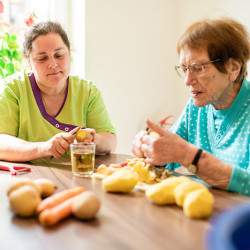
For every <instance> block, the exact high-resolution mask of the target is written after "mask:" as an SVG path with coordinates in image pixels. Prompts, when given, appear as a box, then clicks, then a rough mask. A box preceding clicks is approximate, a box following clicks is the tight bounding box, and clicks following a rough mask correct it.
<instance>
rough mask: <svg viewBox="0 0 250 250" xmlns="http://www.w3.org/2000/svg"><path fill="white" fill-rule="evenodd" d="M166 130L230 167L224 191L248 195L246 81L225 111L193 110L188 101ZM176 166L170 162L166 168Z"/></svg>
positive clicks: (249, 103) (249, 105)
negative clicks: (231, 170)
mask: <svg viewBox="0 0 250 250" xmlns="http://www.w3.org/2000/svg"><path fill="white" fill-rule="evenodd" d="M170 131H171V132H173V133H176V134H178V135H180V136H181V137H182V138H183V139H185V140H186V141H188V142H190V143H192V144H194V145H195V146H197V147H198V148H201V149H203V150H206V151H208V152H210V153H211V154H213V155H214V156H215V157H217V158H218V159H220V160H222V161H224V162H227V163H229V164H231V165H233V172H232V176H231V179H230V183H229V185H228V188H227V190H228V191H233V192H238V193H241V194H243V195H247V196H250V164H249V162H250V161H249V158H250V153H249V152H250V82H249V81H247V79H244V81H243V84H242V87H241V89H240V92H239V94H238V96H237V97H236V99H235V100H234V102H233V104H232V106H231V107H230V108H229V109H227V110H215V109H214V108H213V106H212V105H207V106H205V107H202V108H197V107H196V106H195V105H194V103H193V99H192V98H191V99H190V100H189V102H188V103H187V105H186V107H185V109H184V111H183V112H182V114H181V115H180V117H179V118H178V120H177V121H176V122H175V124H174V125H173V127H172V128H171V129H170ZM179 166H180V165H179V164H177V163H170V164H167V166H166V167H167V168H169V169H175V168H177V167H179Z"/></svg>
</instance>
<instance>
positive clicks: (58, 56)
mask: <svg viewBox="0 0 250 250" xmlns="http://www.w3.org/2000/svg"><path fill="white" fill-rule="evenodd" d="M63 56H64V54H57V55H55V57H56V58H58V59H60V58H62V57H63Z"/></svg>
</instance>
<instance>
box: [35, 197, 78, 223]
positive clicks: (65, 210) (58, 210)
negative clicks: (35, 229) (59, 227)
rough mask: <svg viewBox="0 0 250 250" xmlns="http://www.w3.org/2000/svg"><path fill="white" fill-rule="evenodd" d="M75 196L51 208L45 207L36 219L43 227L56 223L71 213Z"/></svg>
mask: <svg viewBox="0 0 250 250" xmlns="http://www.w3.org/2000/svg"><path fill="white" fill-rule="evenodd" d="M74 198H75V197H72V198H69V199H67V200H66V201H64V202H62V203H60V204H59V205H57V206H55V207H53V208H47V209H45V210H44V211H42V212H41V213H40V214H39V217H38V220H39V222H40V224H42V225H43V226H45V227H51V226H54V225H56V224H57V223H58V222H59V221H61V220H63V219H65V218H67V217H69V216H70V215H71V214H72V204H73V200H74Z"/></svg>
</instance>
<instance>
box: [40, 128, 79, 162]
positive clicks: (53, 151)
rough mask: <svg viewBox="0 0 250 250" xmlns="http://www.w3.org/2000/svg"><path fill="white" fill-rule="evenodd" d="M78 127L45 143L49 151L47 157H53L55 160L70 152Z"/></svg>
mask: <svg viewBox="0 0 250 250" xmlns="http://www.w3.org/2000/svg"><path fill="white" fill-rule="evenodd" d="M77 129H78V127H76V128H74V129H73V130H71V131H70V132H69V133H64V132H61V133H58V134H56V135H55V136H53V137H52V138H51V139H50V140H48V141H47V142H45V147H46V150H47V155H46V156H53V157H54V158H60V157H61V156H62V155H64V154H65V153H66V152H68V151H69V150H70V144H71V143H73V142H74V132H75V131H76V130H77Z"/></svg>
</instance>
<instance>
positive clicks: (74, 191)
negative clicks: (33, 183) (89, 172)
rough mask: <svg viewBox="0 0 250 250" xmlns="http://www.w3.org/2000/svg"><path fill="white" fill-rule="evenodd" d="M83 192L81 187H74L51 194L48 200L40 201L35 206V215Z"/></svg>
mask: <svg viewBox="0 0 250 250" xmlns="http://www.w3.org/2000/svg"><path fill="white" fill-rule="evenodd" d="M83 191H84V188H83V187H75V188H71V189H67V190H64V191H61V192H59V193H56V194H53V195H51V196H49V197H48V198H45V199H44V200H42V201H41V202H40V204H39V205H38V206H37V208H36V211H37V213H40V212H42V211H43V210H45V209H47V208H53V207H55V206H57V205H58V204H60V203H62V202H64V201H65V200H67V199H69V198H72V197H74V196H76V195H78V194H80V193H82V192H83Z"/></svg>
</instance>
